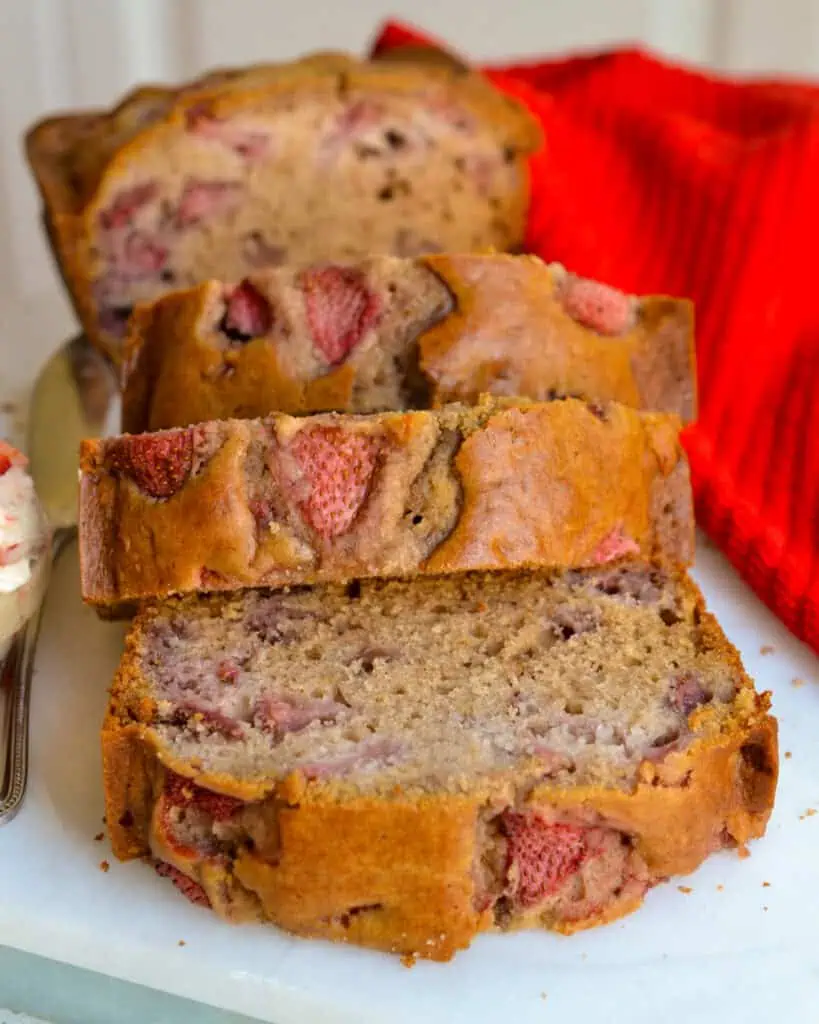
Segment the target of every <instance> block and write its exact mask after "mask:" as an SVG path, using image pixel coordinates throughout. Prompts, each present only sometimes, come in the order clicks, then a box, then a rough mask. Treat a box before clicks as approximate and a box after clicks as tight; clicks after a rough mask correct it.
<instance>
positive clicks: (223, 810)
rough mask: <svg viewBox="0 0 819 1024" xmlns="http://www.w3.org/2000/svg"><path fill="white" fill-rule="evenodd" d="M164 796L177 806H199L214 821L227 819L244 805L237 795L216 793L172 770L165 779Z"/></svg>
mask: <svg viewBox="0 0 819 1024" xmlns="http://www.w3.org/2000/svg"><path fill="white" fill-rule="evenodd" d="M164 796H165V799H166V800H167V801H168V802H169V803H171V804H173V805H174V806H175V807H191V806H193V807H198V808H199V809H200V810H202V811H204V813H205V814H207V815H209V816H210V817H211V818H213V820H214V821H226V820H227V819H228V818H232V817H233V815H234V814H235V813H236V812H237V811H238V810H240V809H241V808H242V807H243V806H244V804H243V803H242V801H241V800H237V799H236V797H233V796H226V795H225V794H224V793H214V792H213V791H212V790H210V789H205V788H204V787H202V786H197V785H196V784H195V783H193V782H191V781H190V779H186V778H183V776H181V775H176V774H175V773H172V772H169V773H168V776H167V778H166V779H165V789H164Z"/></svg>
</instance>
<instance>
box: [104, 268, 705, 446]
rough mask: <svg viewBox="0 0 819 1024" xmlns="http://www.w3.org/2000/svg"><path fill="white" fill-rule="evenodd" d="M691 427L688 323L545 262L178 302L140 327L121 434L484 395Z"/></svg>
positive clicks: (356, 273)
mask: <svg viewBox="0 0 819 1024" xmlns="http://www.w3.org/2000/svg"><path fill="white" fill-rule="evenodd" d="M485 392H487V393H491V394H495V395H506V396H517V395H522V396H524V397H526V398H531V399H540V400H543V399H546V398H549V397H550V396H551V395H554V394H575V395H583V396H585V397H586V398H590V399H594V400H598V401H600V400H603V401H609V400H614V401H618V402H624V403H625V404H626V405H632V406H635V407H637V408H643V409H651V410H657V411H662V412H674V413H676V414H677V415H679V416H680V417H681V418H682V419H683V420H684V421H688V420H691V419H692V418H693V417H694V414H695V405H696V402H695V392H696V378H695V368H694V338H693V312H692V306H691V303H690V302H688V301H685V300H680V299H670V298H664V297H659V296H656V297H648V298H643V299H636V298H632V297H630V296H626V295H623V294H622V293H620V292H618V291H615V290H614V289H612V288H609V287H607V286H606V285H603V284H600V283H597V282H593V281H586V280H584V279H582V278H578V277H577V276H575V275H574V274H569V273H567V272H566V271H565V270H564V269H563V267H561V266H560V265H559V264H551V265H547V264H545V263H542V262H541V261H540V260H539V259H537V257H534V256H506V255H497V254H496V255H443V256H428V257H420V258H417V259H402V258H396V257H389V256H383V257H375V258H371V259H368V260H364V261H362V262H360V263H358V264H356V265H352V266H337V265H328V264H323V265H320V266H315V267H309V268H302V269H297V268H294V267H280V268H276V269H272V270H262V271H258V272H257V273H255V274H251V275H249V276H248V277H246V278H245V279H244V280H243V281H242V282H241V283H239V284H238V285H226V284H222V283H220V282H217V281H208V282H206V283H204V284H201V285H198V286H196V287H195V288H191V289H188V290H185V291H178V292H172V293H170V294H168V295H166V296H164V297H162V298H160V299H158V300H157V301H156V302H155V303H152V304H149V305H146V306H144V307H141V308H139V309H138V310H137V312H136V314H135V315H134V317H132V319H131V326H130V331H129V339H128V342H127V344H126V350H125V359H124V372H123V430H125V431H127V432H129V433H141V432H143V431H146V430H162V429H165V428H167V427H184V426H188V425H189V424H191V423H201V422H204V421H206V420H217V419H230V418H232V417H253V416H265V415H267V413H270V412H277V411H281V412H288V413H293V414H303V413H311V412H325V411H330V410H335V411H338V412H355V413H368V412H379V411H382V410H387V409H407V408H416V409H417V408H429V407H430V406H432V407H437V406H440V405H444V404H446V403H447V402H466V403H474V402H475V401H476V400H477V399H478V397H479V396H480V394H481V393H485Z"/></svg>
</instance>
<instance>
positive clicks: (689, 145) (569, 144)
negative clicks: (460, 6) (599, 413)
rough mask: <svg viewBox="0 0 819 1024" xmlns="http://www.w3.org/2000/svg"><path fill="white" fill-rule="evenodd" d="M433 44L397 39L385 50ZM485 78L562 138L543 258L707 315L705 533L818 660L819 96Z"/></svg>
mask: <svg viewBox="0 0 819 1024" xmlns="http://www.w3.org/2000/svg"><path fill="white" fill-rule="evenodd" d="M429 42H430V40H429V39H428V38H427V37H424V36H421V35H420V34H418V33H417V32H414V31H413V30H410V29H408V28H406V27H404V26H401V25H398V24H394V23H390V24H388V25H387V26H386V27H385V28H384V29H383V30H382V32H381V34H380V35H379V36H378V39H377V41H376V43H375V49H377V50H386V49H389V48H391V47H393V46H396V45H400V44H406V43H414V44H419V43H422V44H423V43H429ZM436 45H437V44H436ZM486 72H487V74H488V75H489V77H490V78H491V79H492V80H493V81H494V82H495V84H496V85H497V86H499V87H500V88H502V89H504V90H505V91H507V92H509V93H512V94H514V95H515V96H517V97H518V98H520V99H522V100H523V101H524V102H525V103H526V105H527V106H528V107H529V108H530V109H531V110H532V112H533V113H534V114H535V115H536V116H537V117H538V118H539V119H540V121H541V122H542V124H543V128H544V134H545V136H546V140H547V141H546V148H545V149H544V151H543V153H542V154H540V155H538V156H537V157H536V158H535V159H534V160H533V161H532V168H531V170H532V205H531V214H530V220H529V230H528V248H529V249H530V251H532V252H535V253H538V254H539V255H541V256H543V257H544V258H545V259H549V260H558V261H560V262H561V263H564V264H565V265H566V266H567V267H569V268H570V269H572V270H574V271H576V272H577V273H580V274H584V275H586V276H588V277H595V278H599V279H601V280H604V281H608V282H610V283H611V284H614V285H616V286H617V287H619V288H622V289H624V290H626V291H628V292H633V293H637V294H639V293H651V292H655V293H656V292H665V293H670V294H673V295H684V296H688V297H690V298H692V299H693V300H694V302H695V303H696V309H697V356H698V363H699V368H698V373H699V387H700V418H699V421H698V423H697V424H696V425H694V426H693V427H691V428H689V429H688V430H687V431H686V433H685V438H684V440H685V444H686V448H687V450H688V454H689V457H690V460H691V467H692V473H693V479H694V494H695V498H696V502H697V515H698V519H699V522H700V524H701V525H702V526H703V527H704V528H705V530H706V531H707V532H708V533H709V534H710V536H711V537H712V538H713V539H714V540H715V542H716V543H717V544H718V545H719V546H720V547H721V548H722V550H723V551H724V552H725V554H726V555H727V556H728V557H729V558H730V560H731V561H732V562H733V564H734V565H735V566H736V567H737V569H738V570H739V571H740V573H741V574H742V575H743V577H744V578H745V579H746V580H747V581H748V583H749V584H750V585H751V586H752V587H753V589H754V590H755V591H756V593H757V594H758V595H759V596H760V597H761V598H762V600H763V601H765V602H766V604H768V606H769V607H771V608H772V609H773V610H774V612H775V613H776V614H777V615H778V616H779V617H780V618H781V619H782V620H783V622H784V623H785V624H786V625H787V626H788V627H789V628H790V629H791V630H792V631H793V632H794V633H795V634H796V635H797V636H799V637H801V638H802V639H803V640H806V641H807V642H808V643H809V644H810V645H811V646H812V647H813V648H814V649H815V650H817V651H819V279H817V280H815V281H814V273H815V270H814V268H815V266H816V264H817V255H816V254H812V253H811V251H810V248H809V246H808V242H809V240H810V239H811V238H814V239H819V87H815V86H812V85H807V84H804V83H802V84H800V83H792V82H789V83H783V82H774V81H747V82H742V83H737V82H730V81H726V80H724V79H719V78H716V77H714V76H712V75H708V74H704V73H702V72H699V71H692V70H687V69H683V68H680V67H677V66H674V65H671V64H668V63H665V62H663V61H660V60H657V59H656V58H654V57H651V56H649V55H647V54H646V53H644V52H642V51H640V50H616V51H610V52H605V53H599V54H596V55H591V56H584V57H575V58H571V59H567V60H559V61H546V62H542V63H534V64H525V65H517V66H512V67H504V68H491V69H486ZM811 282H813V283H811ZM814 288H816V289H817V291H816V293H814V290H813V289H814ZM813 298H816V299H817V303H816V306H815V307H814V305H813ZM814 403H816V404H814Z"/></svg>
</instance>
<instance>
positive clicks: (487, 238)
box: [27, 54, 540, 357]
mask: <svg viewBox="0 0 819 1024" xmlns="http://www.w3.org/2000/svg"><path fill="white" fill-rule="evenodd" d="M539 143H540V132H539V128H538V126H537V123H536V122H535V120H534V119H533V118H532V117H531V116H530V115H529V114H528V112H527V111H526V110H525V109H524V108H523V107H522V106H520V105H519V104H517V103H516V102H515V101H513V100H512V99H510V98H508V97H506V96H504V95H503V94H501V93H500V92H498V91H496V90H495V89H494V88H493V87H492V86H491V85H490V84H489V82H488V81H487V80H486V79H484V78H483V77H482V76H481V75H479V74H477V73H473V72H470V71H468V70H465V69H461V68H457V67H452V66H444V65H442V64H440V63H437V64H434V65H433V64H429V63H428V64H426V65H422V64H420V63H418V64H413V63H412V62H400V63H392V62H390V61H389V60H380V61H377V62H370V63H367V62H359V61H355V60H352V59H351V58H348V57H344V56H341V55H337V54H319V55H316V56H313V57H310V58H306V59H304V60H301V61H296V62H294V63H292V64H282V65H268V66H258V67H251V68H245V69H237V70H229V71H220V72H216V73H213V74H210V75H207V76H205V77H204V78H201V79H199V80H197V81H194V82H190V83H188V84H186V85H184V86H182V87H180V88H177V89H171V88H155V87H152V88H145V89H139V90H138V91H137V92H135V93H132V94H131V95H129V96H127V97H126V98H125V99H124V100H123V101H122V102H121V103H120V104H119V105H118V106H117V107H115V108H114V109H113V110H110V111H92V112H83V113H71V114H65V115H61V116H57V117H52V118H49V119H48V120H46V121H43V122H41V123H39V124H37V125H35V126H34V127H33V128H32V129H31V131H30V132H29V134H28V136H27V151H28V158H29V163H30V164H31V167H32V169H33V171H34V174H35V177H36V179H37V182H38V184H39V187H40V191H41V194H42V198H43V202H44V206H45V223H46V228H47V231H48V233H49V236H50V238H51V241H52V244H53V247H54V250H55V253H56V257H57V260H58V263H59V266H60V268H61V271H62V274H63V277H64V280H65V282H66V284H67V286H68V289H69V291H70V294H71V296H72V299H73V301H74V304H75V306H76V309H77V312H78V314H79V316H80V319H81V321H82V323H83V326H84V328H85V330H86V332H87V334H88V335H89V337H90V338H91V339H92V341H95V342H97V343H99V344H101V345H102V346H104V348H105V349H106V350H107V351H108V352H109V353H110V354H111V355H113V356H115V357H116V356H117V355H118V353H119V347H120V341H121V338H122V336H123V333H124V330H125V325H126V322H127V319H128V316H129V314H130V312H131V309H132V308H133V306H134V304H135V303H136V302H141V301H144V300H146V299H151V298H154V297H155V296H157V295H159V294H161V293H162V292H165V291H168V290H169V289H170V288H178V287H187V286H189V285H192V284H195V283H196V282H198V281H202V280H205V279H207V278H209V277H217V278H223V279H225V280H239V279H240V278H242V277H243V276H244V275H245V274H246V273H248V272H249V271H250V270H252V269H254V268H257V267H260V266H269V265H276V264H278V263H282V262H285V261H289V262H293V263H306V262H314V261H316V260H319V259H334V260H342V261H343V260H349V259H355V258H357V257H361V256H366V255H369V254H370V253H385V252H386V253H396V254H399V255H415V254H417V253H421V252H434V251H443V250H456V251H457V250H472V249H482V248H486V247H490V248H497V249H511V248H515V247H517V246H519V244H520V242H521V241H522V238H523V231H524V223H525V217H526V211H527V205H528V178H527V170H526V156H527V155H528V154H529V153H531V152H532V151H533V150H534V149H535V148H536V147H537V146H538V145H539Z"/></svg>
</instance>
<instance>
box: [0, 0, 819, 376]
mask: <svg viewBox="0 0 819 1024" xmlns="http://www.w3.org/2000/svg"><path fill="white" fill-rule="evenodd" d="M389 16H394V17H398V18H403V19H406V20H408V21H411V22H414V23H415V24H417V25H419V26H422V27H424V28H426V29H427V30H428V31H430V32H432V33H435V34H437V35H439V36H441V37H442V38H444V39H447V40H451V41H452V42H453V43H455V44H457V45H458V46H460V48H461V49H462V50H463V51H464V52H465V53H467V54H469V55H471V56H472V57H474V58H476V59H478V60H487V61H491V60H498V61H500V60H505V59H507V58H509V57H513V56H521V57H525V56H527V55H530V56H533V55H537V54H543V53H552V54H554V53H560V52H565V51H567V50H573V49H580V48H594V47H599V46H608V45H612V44H615V43H618V42H630V43H633V42H640V43H643V44H645V45H647V46H650V47H652V48H654V49H657V50H659V51H662V52H664V53H667V54H670V55H672V56H674V57H677V58H680V59H683V60H687V61H693V62H696V63H701V64H707V65H711V66H714V67H718V68H722V69H726V70H730V71H741V72H747V71H755V72H787V73H800V74H819V0H505V2H502V3H501V2H498V0H392V2H391V3H390V2H388V0H387V2H385V0H347V2H345V0H0V68H2V71H0V76H2V81H0V355H2V358H0V386H2V383H3V378H4V377H7V376H8V375H9V374H11V375H12V376H13V377H16V378H17V379H19V380H21V381H22V380H24V379H25V377H26V376H27V375H28V374H29V373H30V371H31V369H32V367H33V366H34V365H35V362H36V359H39V358H40V356H41V354H42V352H44V351H46V350H47V349H48V348H49V347H51V346H52V345H53V344H55V343H56V341H57V340H58V339H59V338H60V337H61V336H62V334H63V333H64V332H65V331H67V330H69V329H71V326H72V318H71V314H70V311H69V308H68V305H67V303H66V301H65V299H64V297H63V295H62V292H61V285H60V284H59V282H58V279H57V276H56V274H55V272H54V270H53V267H52V265H51V261H50V256H49V254H48V252H47V250H46V246H45V244H44V242H43V239H42V235H41V231H40V226H39V209H38V202H37V198H36V196H35V192H34V188H33V186H32V183H31V180H30V178H29V174H28V171H27V168H26V167H25V165H24V162H23V159H22V156H21V148H20V138H21V135H22V133H23V131H24V130H25V128H26V127H27V126H28V125H29V124H30V123H31V122H32V121H34V120H35V119H36V118H38V117H41V116H42V115H44V114H46V113H49V112H51V111H54V110H58V109H64V108H70V107H82V106H92V105H107V104H109V103H111V102H112V101H113V100H114V99H116V97H118V96H119V95H120V94H121V93H123V92H124V91H125V90H126V89H128V88H130V87H131V86H132V85H134V84H135V83H137V82H139V81H145V80H151V79H152V80H160V81H162V80H171V81H172V80H179V79H183V78H185V77H187V76H189V75H191V74H193V73H195V72H197V71H199V70H201V69H202V68H205V67H207V66H209V65H214V64H222V65H224V64H233V63H241V62H245V61H257V60H271V59H273V60H276V59H282V58H288V57H291V56H295V55H297V54H300V53H303V52H305V51H307V50H310V49H316V48H337V49H347V50H351V51H353V52H356V51H358V52H360V51H362V50H363V49H364V48H365V47H366V45H367V43H368V41H369V39H370V38H371V36H372V34H373V31H374V30H375V28H376V26H377V25H378V24H379V23H380V22H381V21H382V20H383V19H384V18H386V17H389ZM20 353H23V355H20ZM9 355H12V358H11V360H10V359H9Z"/></svg>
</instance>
